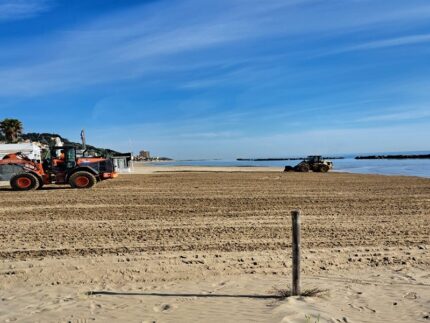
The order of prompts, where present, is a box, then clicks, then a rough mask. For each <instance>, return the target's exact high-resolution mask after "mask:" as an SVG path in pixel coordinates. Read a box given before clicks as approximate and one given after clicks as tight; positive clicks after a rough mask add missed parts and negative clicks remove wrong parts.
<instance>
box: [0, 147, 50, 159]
mask: <svg viewBox="0 0 430 323" xmlns="http://www.w3.org/2000/svg"><path fill="white" fill-rule="evenodd" d="M17 152H21V153H22V154H23V155H25V156H27V157H28V158H30V159H37V160H41V159H42V155H41V149H40V147H39V146H37V145H36V144H34V143H21V144H0V159H3V157H4V156H6V155H8V154H12V153H17Z"/></svg>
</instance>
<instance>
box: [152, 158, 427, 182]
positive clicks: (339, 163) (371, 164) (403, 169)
mask: <svg viewBox="0 0 430 323" xmlns="http://www.w3.org/2000/svg"><path fill="white" fill-rule="evenodd" d="M298 162H299V161H297V160H285V161H237V160H191V161H172V162H162V163H156V164H157V165H160V166H161V165H164V166H238V167H256V166H263V167H271V166H272V167H273V166H274V167H283V166H285V165H291V166H293V165H296V164H297V163H298ZM333 163H334V171H340V172H349V173H359V174H382V175H407V176H420V177H427V178H430V159H398V160H396V159H394V160H392V159H376V160H371V159H359V160H358V159H354V158H345V159H334V160H333Z"/></svg>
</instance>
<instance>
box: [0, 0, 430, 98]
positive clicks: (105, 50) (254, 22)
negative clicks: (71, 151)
mask: <svg viewBox="0 0 430 323" xmlns="http://www.w3.org/2000/svg"><path fill="white" fill-rule="evenodd" d="M367 2H368V1H360V2H353V3H352V4H351V6H352V7H351V8H350V7H347V6H345V5H344V4H343V3H342V2H341V1H333V4H332V2H330V4H329V5H326V6H324V7H322V6H321V2H320V1H316V0H296V1H280V0H274V1H270V2H266V1H265V2H262V1H257V0H250V1H243V0H236V1H227V0H222V1H216V2H212V1H205V2H201V1H195V0H186V1H180V2H179V1H178V2H174V3H172V2H161V3H154V4H151V5H144V6H138V7H135V8H133V9H132V10H126V11H121V12H119V13H115V14H107V15H105V16H102V17H101V18H98V19H97V20H95V21H93V22H91V23H87V24H83V25H81V26H78V27H77V28H75V29H72V30H69V31H64V32H60V33H58V32H57V33H55V34H52V35H50V36H49V35H48V36H46V35H44V38H43V39H39V41H38V42H37V43H34V42H33V43H32V45H31V48H30V47H29V46H26V45H25V44H20V45H18V46H19V48H11V52H13V53H16V52H21V53H28V55H31V57H32V58H31V59H30V57H25V59H23V61H22V62H20V61H14V60H13V57H3V59H2V61H3V67H0V78H1V79H7V80H8V82H7V84H4V86H2V87H1V88H0V95H2V96H10V95H38V94H43V93H50V92H55V91H63V90H67V89H71V88H79V87H80V88H84V87H88V86H91V85H94V84H100V83H109V82H118V81H124V80H134V79H138V78H141V77H145V76H150V75H157V77H159V78H162V77H163V73H169V74H170V75H172V73H174V72H177V73H182V72H189V71H193V70H195V69H200V70H202V69H203V68H206V67H207V66H212V67H217V66H218V67H222V66H223V64H225V63H226V61H228V60H229V61H230V63H233V64H241V63H243V62H248V64H249V63H250V59H249V55H248V54H246V52H245V53H242V51H240V54H238V53H239V49H240V48H243V46H252V44H254V43H255V42H256V41H260V42H264V40H265V39H270V38H273V37H282V42H283V43H285V44H288V41H289V39H290V38H289V37H291V39H295V38H294V37H296V36H297V35H315V36H316V35H319V34H320V33H325V34H330V33H333V32H334V33H336V34H339V33H348V32H351V31H355V30H356V29H357V28H360V29H363V28H371V27H373V26H374V25H375V24H396V23H398V22H401V21H404V20H410V19H416V20H417V21H419V20H420V19H428V18H429V17H430V6H429V5H421V6H417V7H416V8H415V9H414V10H406V9H405V6H404V5H401V6H398V7H396V8H393V9H391V7H389V6H388V7H386V8H385V9H386V10H385V12H384V13H382V14H381V13H378V15H376V14H373V13H369V10H368V8H367V7H365V6H364V5H363V3H364V4H366V3H367ZM14 3H15V5H14ZM396 3H400V2H398V1H396ZM46 6H47V2H46V1H42V0H17V2H15V1H7V2H6V3H5V5H4V6H3V9H0V17H1V16H2V15H3V16H4V17H12V16H15V17H19V16H21V17H24V16H25V15H27V16H28V15H34V14H36V13H38V12H41V11H43V10H46ZM418 7H419V8H418ZM0 8H1V7H0ZM354 9H355V10H354ZM419 9H420V10H419ZM2 12H3V14H2ZM13 12H15V14H13ZM191 12H199V13H200V14H198V15H196V14H190V13H191ZM339 17H341V18H339ZM357 17H360V19H358V18H357ZM303 21H308V23H306V24H303V23H302V22H303ZM425 39H426V38H425V35H421V36H415V38H409V39H406V38H405V39H397V40H391V41H385V43H379V44H378V43H373V44H372V43H370V44H369V43H368V44H367V45H361V46H362V47H361V48H363V49H364V48H365V46H367V47H369V48H370V47H372V46H373V47H376V46H388V45H394V44H395V43H396V42H397V43H401V42H403V43H406V42H407V41H409V42H419V41H424V40H425ZM227 45H228V46H229V48H230V52H226V53H223V50H224V49H225V48H226V46H227ZM359 48H360V47H357V48H356V50H358V49H359ZM42 49H43V50H42ZM235 49H237V50H236V51H235ZM350 50H352V49H350ZM294 51H295V50H294V48H292V49H291V51H290V52H289V53H290V55H294ZM232 53H233V54H232ZM300 54H301V53H297V56H300ZM23 55H24V54H23ZM227 58H228V59H227ZM229 73H230V75H227V76H226V77H228V78H229V79H233V78H234V73H231V72H229ZM212 79H219V80H220V81H222V80H224V78H223V76H222V75H218V76H216V77H215V78H213V77H212ZM187 81H189V82H190V83H188V84H185V83H186V82H187ZM186 82H184V86H185V87H186V86H191V87H195V88H197V87H198V84H197V83H195V82H194V81H193V80H186ZM203 82H204V80H203ZM209 83H210V81H209ZM202 84H203V83H202Z"/></svg>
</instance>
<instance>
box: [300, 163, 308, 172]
mask: <svg viewBox="0 0 430 323" xmlns="http://www.w3.org/2000/svg"><path fill="white" fill-rule="evenodd" d="M309 170H310V167H309V165H308V164H301V165H298V167H297V171H299V172H302V173H307V172H309Z"/></svg>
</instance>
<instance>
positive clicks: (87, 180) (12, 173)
mask: <svg viewBox="0 0 430 323" xmlns="http://www.w3.org/2000/svg"><path fill="white" fill-rule="evenodd" d="M0 177H1V178H2V179H9V180H10V185H11V187H12V189H14V190H16V191H30V190H36V189H38V188H41V187H42V186H43V185H45V184H69V185H70V186H71V187H73V188H90V187H92V186H94V185H95V184H96V183H97V182H99V181H102V180H106V179H110V178H115V177H117V173H116V172H115V167H114V165H113V162H112V160H111V159H107V158H102V157H85V156H83V157H77V156H76V148H75V147H73V146H61V147H53V148H51V150H50V154H49V156H48V157H47V158H46V159H44V160H43V161H42V162H41V161H35V160H31V159H29V158H27V157H26V156H24V155H23V154H21V153H19V152H18V153H14V154H9V155H6V156H5V157H3V159H2V160H0Z"/></svg>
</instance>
